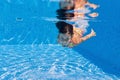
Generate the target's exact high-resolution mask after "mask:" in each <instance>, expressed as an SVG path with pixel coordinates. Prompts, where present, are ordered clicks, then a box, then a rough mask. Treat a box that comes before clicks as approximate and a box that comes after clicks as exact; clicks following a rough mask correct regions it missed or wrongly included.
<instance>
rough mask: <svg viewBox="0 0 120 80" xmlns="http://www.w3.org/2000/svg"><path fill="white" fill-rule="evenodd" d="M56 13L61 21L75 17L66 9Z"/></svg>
mask: <svg viewBox="0 0 120 80" xmlns="http://www.w3.org/2000/svg"><path fill="white" fill-rule="evenodd" d="M56 13H57V16H56V17H57V18H58V19H61V20H66V19H72V18H73V17H74V13H68V12H67V10H64V9H58V10H57V11H56Z"/></svg>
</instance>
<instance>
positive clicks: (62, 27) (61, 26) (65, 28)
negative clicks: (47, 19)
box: [56, 21, 73, 36]
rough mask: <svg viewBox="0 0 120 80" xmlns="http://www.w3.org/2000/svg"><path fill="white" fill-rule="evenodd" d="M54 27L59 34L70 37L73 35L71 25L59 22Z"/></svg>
mask: <svg viewBox="0 0 120 80" xmlns="http://www.w3.org/2000/svg"><path fill="white" fill-rule="evenodd" d="M56 27H57V28H58V30H59V33H63V34H65V33H68V34H70V35H71V36H72V35H73V26H72V25H71V24H68V23H66V22H64V21H59V22H57V23H56Z"/></svg>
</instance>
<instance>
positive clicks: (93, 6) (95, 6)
mask: <svg viewBox="0 0 120 80" xmlns="http://www.w3.org/2000/svg"><path fill="white" fill-rule="evenodd" d="M87 5H88V6H90V7H91V8H93V9H96V8H98V7H99V6H98V5H96V4H93V3H90V2H87Z"/></svg>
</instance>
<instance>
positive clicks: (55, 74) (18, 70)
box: [0, 44, 118, 80]
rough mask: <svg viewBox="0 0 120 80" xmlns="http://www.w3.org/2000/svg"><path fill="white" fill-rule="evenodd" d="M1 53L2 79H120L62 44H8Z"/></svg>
mask: <svg viewBox="0 0 120 80" xmlns="http://www.w3.org/2000/svg"><path fill="white" fill-rule="evenodd" d="M0 51H1V54H0V80H26V79H27V80H98V79H99V80H112V79H113V80H118V79H117V78H116V77H115V76H113V75H108V74H106V73H104V72H103V71H102V70H101V69H100V68H98V67H97V66H95V65H94V64H92V63H91V62H90V61H88V60H87V59H85V58H84V57H83V56H81V55H80V54H79V53H77V52H75V51H73V50H72V49H69V48H66V49H65V48H63V47H61V46H59V45H52V44H51V45H34V46H31V45H18V46H17V45H16V46H15V45H6V46H0Z"/></svg>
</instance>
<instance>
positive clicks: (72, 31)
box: [56, 0, 98, 47]
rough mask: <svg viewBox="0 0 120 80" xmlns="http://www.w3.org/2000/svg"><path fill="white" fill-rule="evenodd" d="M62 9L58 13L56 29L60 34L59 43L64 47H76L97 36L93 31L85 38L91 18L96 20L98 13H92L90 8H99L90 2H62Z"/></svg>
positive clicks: (65, 0) (71, 0)
mask: <svg viewBox="0 0 120 80" xmlns="http://www.w3.org/2000/svg"><path fill="white" fill-rule="evenodd" d="M59 6H60V8H59V9H58V10H57V11H56V13H57V16H56V17H57V18H58V19H59V21H58V22H56V27H57V29H58V31H59V33H58V40H57V41H58V43H59V44H61V45H62V46H64V47H74V46H76V45H78V44H80V43H81V42H83V41H85V40H87V39H89V38H91V37H93V36H96V33H95V31H94V30H93V29H91V32H90V33H89V34H87V35H85V36H84V34H85V32H86V31H87V27H88V26H89V23H88V22H89V20H90V18H95V17H97V16H98V13H96V12H91V10H90V8H92V9H96V8H97V7H98V6H97V5H96V4H92V3H90V2H88V0H61V1H60V2H59Z"/></svg>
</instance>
